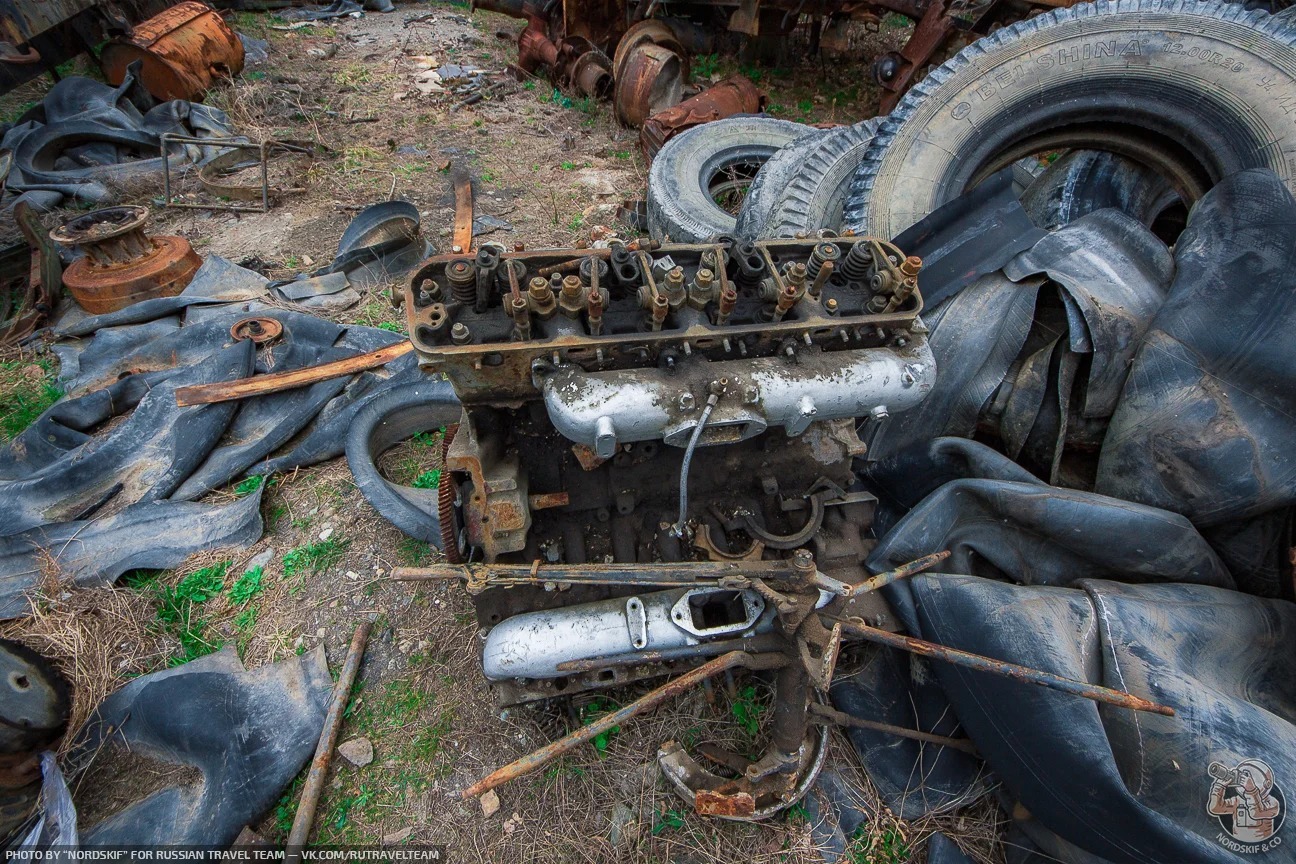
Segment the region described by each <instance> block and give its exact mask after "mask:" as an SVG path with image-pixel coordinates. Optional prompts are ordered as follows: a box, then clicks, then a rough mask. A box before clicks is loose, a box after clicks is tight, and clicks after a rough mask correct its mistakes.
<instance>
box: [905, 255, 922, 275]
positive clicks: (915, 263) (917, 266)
mask: <svg viewBox="0 0 1296 864" xmlns="http://www.w3.org/2000/svg"><path fill="white" fill-rule="evenodd" d="M922 266H923V260H922V259H921V258H919V257H918V256H917V255H910V256H909V257H908V258H906V259H905V260H904V261H902V262H900V272H901V273H903V274H904V275H905V278H907V279H912V278H913V277H915V276H917V275H918V272H919V271H920V270H922Z"/></svg>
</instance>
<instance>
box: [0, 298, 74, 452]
mask: <svg viewBox="0 0 1296 864" xmlns="http://www.w3.org/2000/svg"><path fill="white" fill-rule="evenodd" d="M15 311H17V310H15ZM29 366H37V367H39V368H40V369H41V370H42V371H43V372H44V373H45V375H44V377H41V378H32V377H29V376H28V375H27V374H25V372H24V371H23V370H24V369H26V368H27V367H29ZM52 368H53V367H52V365H51V364H50V362H49V361H48V360H37V361H35V362H34V363H29V362H26V361H22V360H9V361H6V362H4V363H0V388H3V389H4V392H5V395H3V396H0V441H8V440H9V439H11V438H14V437H16V436H17V435H18V434H20V433H21V432H22V431H23V430H24V429H26V428H27V427H28V426H30V425H31V424H32V423H33V422H35V420H36V418H37V417H39V416H40V415H41V414H43V413H45V409H47V408H49V407H50V406H51V405H53V404H54V403H55V402H57V401H58V400H59V399H61V398H62V397H63V390H62V388H60V387H59V386H58V384H57V383H55V382H54V380H53V379H52V376H51V370H52Z"/></svg>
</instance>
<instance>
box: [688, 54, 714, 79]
mask: <svg viewBox="0 0 1296 864" xmlns="http://www.w3.org/2000/svg"><path fill="white" fill-rule="evenodd" d="M719 68H720V55H719V54H703V55H701V56H699V57H694V58H693V77H694V78H695V79H698V78H710V77H711V76H712V75H714V74H715V73H716V71H717V70H718V69H719Z"/></svg>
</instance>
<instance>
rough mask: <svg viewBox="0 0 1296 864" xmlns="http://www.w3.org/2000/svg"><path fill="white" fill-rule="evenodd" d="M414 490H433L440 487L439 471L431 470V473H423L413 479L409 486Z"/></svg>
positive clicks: (437, 469) (438, 469)
mask: <svg viewBox="0 0 1296 864" xmlns="http://www.w3.org/2000/svg"><path fill="white" fill-rule="evenodd" d="M411 485H412V486H413V487H414V488H415V489H435V488H437V487H438V486H440V485H441V469H440V468H433V469H432V470H431V471H424V472H423V473H422V474H420V475H419V476H417V477H415V478H414V482H413V483H412V484H411Z"/></svg>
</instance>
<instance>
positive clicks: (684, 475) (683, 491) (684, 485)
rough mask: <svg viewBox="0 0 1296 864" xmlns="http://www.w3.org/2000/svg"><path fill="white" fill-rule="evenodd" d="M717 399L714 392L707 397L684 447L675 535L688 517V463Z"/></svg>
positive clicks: (680, 535) (682, 527)
mask: <svg viewBox="0 0 1296 864" xmlns="http://www.w3.org/2000/svg"><path fill="white" fill-rule="evenodd" d="M719 401H720V397H719V396H717V395H716V394H714V393H712V394H711V395H710V396H708V397H707V403H706V407H704V408H703V409H702V417H701V418H700V419H699V420H698V424H697V425H696V426H694V427H693V434H692V435H691V436H690V437H689V443H688V447H686V448H684V464H683V465H681V466H680V515H679V521H678V522H676V523H675V524H674V525H672V526H671V533H672V534H674V535H675V536H676V537H683V536H684V523H685V521H686V520H687V519H688V471H689V464H690V463H691V462H692V461H693V450H694V449H695V448H696V447H697V443H698V440H699V439H700V438H701V437H702V430H703V429H705V428H706V424H707V420H710V419H711V411H712V410H713V409H714V408H715V406H716V403H717V402H719Z"/></svg>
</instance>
